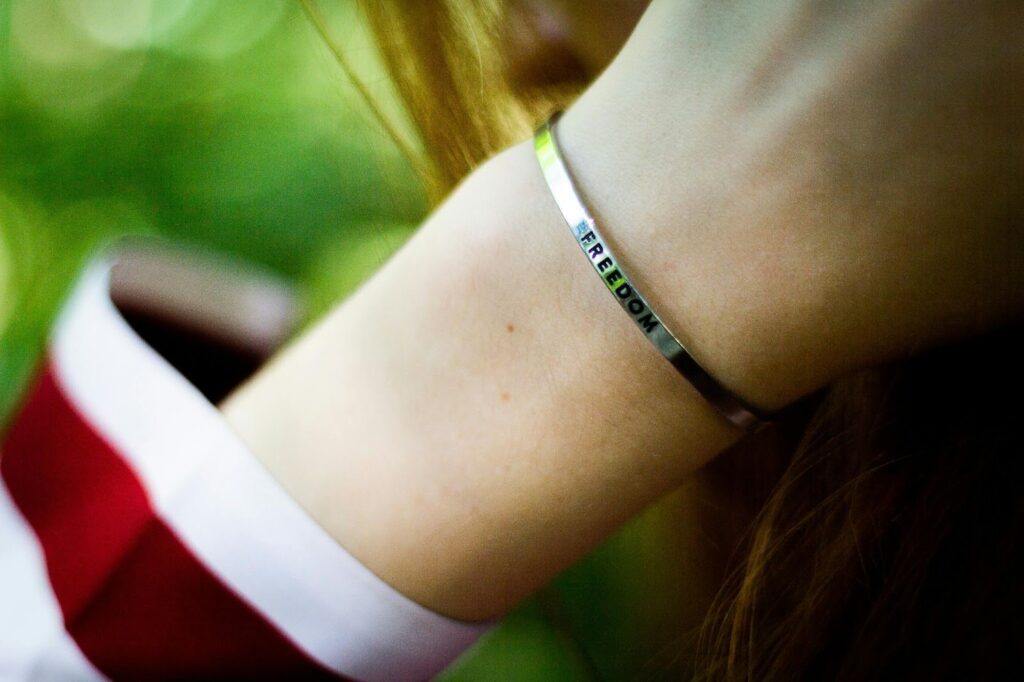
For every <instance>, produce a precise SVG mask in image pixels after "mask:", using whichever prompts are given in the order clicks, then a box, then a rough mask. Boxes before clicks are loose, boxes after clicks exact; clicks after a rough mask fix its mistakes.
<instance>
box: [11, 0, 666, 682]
mask: <svg viewBox="0 0 1024 682" xmlns="http://www.w3.org/2000/svg"><path fill="white" fill-rule="evenodd" d="M321 5H322V8H323V10H324V12H325V14H326V15H327V19H328V21H329V24H330V26H331V27H332V29H331V30H332V32H333V36H334V38H335V40H336V41H337V43H338V44H340V45H341V47H342V49H343V50H344V52H345V54H346V55H347V58H348V59H349V60H350V61H351V62H352V63H353V65H354V66H355V68H356V70H357V71H358V72H359V73H360V74H362V77H363V78H364V79H365V81H366V82H367V83H368V84H369V85H370V89H371V91H372V93H373V95H374V97H376V98H378V99H379V101H381V102H382V103H383V106H384V107H385V108H386V109H387V110H388V111H390V112H391V113H392V114H394V115H396V116H397V115H398V111H397V108H396V106H395V104H394V96H393V93H392V91H391V89H390V87H389V83H388V82H387V79H386V78H385V77H384V75H383V73H382V71H381V69H380V67H379V64H378V62H377V59H376V54H375V51H374V49H373V46H372V43H371V41H370V40H369V39H368V37H367V36H366V34H365V33H364V31H363V27H362V23H361V21H360V18H359V15H358V13H357V12H356V10H355V8H354V7H353V5H352V3H351V2H350V1H331V0H325V1H324V2H322V3H321ZM424 211H425V204H424V199H423V196H422V193H421V192H420V190H419V188H418V186H417V183H416V182H415V179H414V178H413V177H412V174H411V172H410V171H409V168H408V166H407V165H406V164H405V163H403V161H402V159H401V158H400V157H399V155H398V154H397V152H396V151H395V149H394V147H393V146H392V145H391V144H390V142H389V140H388V139H387V138H386V137H385V136H384V135H383V134H382V133H381V131H380V129H379V127H378V126H377V125H376V124H375V122H374V120H373V117H372V116H371V115H370V114H369V113H368V111H367V109H366V107H365V106H364V105H363V103H362V102H361V101H360V100H359V99H358V97H357V96H356V95H355V93H354V90H353V88H352V87H351V85H350V83H349V81H348V79H347V78H346V77H345V75H344V73H343V72H342V70H341V69H340V68H339V66H338V65H337V64H336V63H335V61H334V60H333V58H332V57H331V55H330V52H329V51H328V50H327V48H326V46H325V44H324V42H323V40H322V39H321V37H320V36H318V35H317V33H316V32H315V31H314V29H313V27H312V24H311V23H310V22H309V20H308V19H307V18H306V16H305V15H304V13H303V12H302V10H301V8H300V6H299V5H298V3H297V2H294V1H292V0H219V1H218V0H0V424H2V423H4V421H6V419H7V418H9V417H10V415H11V413H12V411H13V410H14V409H16V406H17V402H18V399H19V397H20V395H21V394H22V392H23V391H24V389H25V387H26V385H27V383H28V382H29V381H30V380H31V376H32V373H33V371H34V370H35V368H36V366H37V363H38V361H39V358H40V353H41V351H42V348H43V345H44V341H45V337H46V333H47V330H48V328H49V326H50V325H51V323H52V319H53V316H54V314H55V312H56V311H57V309H58V307H59V304H60V300H61V297H62V295H63V294H64V292H65V291H66V290H67V287H68V286H69V285H70V284H71V282H72V281H73V279H74V276H75V274H76V272H77V271H78V270H79V269H80V268H81V267H82V265H83V263H84V262H85V261H86V260H87V259H88V258H89V255H90V253H93V252H94V251H95V250H96V249H97V248H99V247H101V246H102V244H103V243H105V242H108V241H110V240H111V239H113V238H115V237H117V236H119V235H124V234H140V233H141V234H158V235H163V236H166V237H169V238H171V239H173V240H175V241H177V242H183V243H189V244H193V245H198V246H200V247H203V248H205V249H208V250H213V251H216V252H221V253H227V254H230V255H232V256H234V257H237V258H239V259H242V260H245V261H249V262H253V263H258V264H260V265H262V266H264V267H265V268H268V269H270V270H271V271H274V272H276V273H279V274H281V275H284V276H285V277H287V278H289V279H290V280H291V281H293V282H294V283H295V284H296V286H297V287H298V288H299V291H300V292H301V294H302V296H303V298H304V299H305V301H306V303H307V306H306V307H307V310H308V317H309V319H312V318H314V317H316V316H317V315H319V314H320V313H322V312H323V311H324V310H325V309H326V308H327V307H328V306H329V305H330V304H331V302H333V301H336V300H337V299H338V298H340V297H342V296H344V295H345V294H346V293H348V292H350V291H351V290H352V289H353V288H354V287H355V286H357V285H358V283H359V282H360V281H361V280H362V279H363V278H365V277H366V276H367V275H368V274H369V273H370V272H372V271H373V270H374V269H375V268H376V267H377V266H379V265H380V264H381V263H382V262H383V261H384V260H385V259H386V257H387V256H388V254H389V253H391V252H392V251H393V250H394V249H395V248H397V247H398V246H399V245H400V244H401V243H402V241H403V240H404V239H405V238H406V237H407V236H408V235H409V234H410V233H411V231H412V230H413V229H414V227H415V225H416V224H417V223H418V221H419V220H420V219H422V217H423V215H424ZM673 537H674V533H673V524H672V523H671V514H667V513H659V511H658V510H657V509H655V510H653V511H652V512H650V513H648V514H646V515H645V516H644V517H643V518H641V519H639V520H637V521H635V522H633V523H632V524H630V526H629V527H628V528H626V529H624V531H622V532H620V533H619V534H617V535H616V536H615V537H614V538H612V539H611V540H610V541H609V542H608V543H606V545H605V546H604V547H602V548H601V549H599V550H598V551H597V552H596V553H595V554H594V555H593V556H592V557H590V558H588V559H587V560H585V561H584V562H583V563H582V564H580V565H579V566H577V567H576V568H574V569H572V570H571V571H569V572H568V573H567V574H566V575H565V576H563V577H562V578H561V579H560V580H559V581H557V582H556V583H555V584H554V585H553V586H552V587H550V588H549V589H547V590H545V591H544V592H543V593H542V594H541V595H540V596H539V597H538V598H537V599H534V600H532V601H531V602H530V603H528V604H526V605H525V606H524V607H523V608H521V609H520V610H518V611H517V612H516V613H515V614H513V615H512V616H510V617H509V618H508V619H507V620H506V622H505V623H504V624H502V625H501V626H500V627H498V628H497V629H495V630H494V631H493V633H492V634H491V635H489V636H488V637H487V638H485V639H484V640H483V641H482V642H481V644H480V645H478V647H477V648H476V649H474V650H473V651H471V652H470V653H469V654H468V655H467V656H466V657H464V658H463V659H462V660H461V661H460V662H458V663H457V664H456V665H455V666H454V667H453V669H452V670H451V671H449V672H448V673H447V674H446V675H445V676H444V679H448V680H508V681H514V680H588V679H634V678H642V679H660V678H661V677H662V675H661V673H659V672H657V671H660V670H664V669H665V667H666V666H668V664H669V663H670V662H671V660H670V659H671V658H672V656H671V652H672V649H673V647H672V644H671V642H672V640H673V639H674V638H675V636H676V635H677V634H678V633H677V632H676V631H675V630H674V628H673V626H672V623H673V619H674V617H675V615H674V614H675V613H676V611H677V608H676V607H677V606H678V604H679V602H680V600H684V599H685V598H686V595H685V591H684V590H682V589H681V588H680V586H679V580H678V579H677V577H676V574H675V569H674V568H673V566H674V558H673V556H672V553H671V551H670V549H669V548H670V547H671V545H672V542H671V540H672V538H673ZM638 671H639V674H638Z"/></svg>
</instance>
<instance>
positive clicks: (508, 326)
mask: <svg viewBox="0 0 1024 682" xmlns="http://www.w3.org/2000/svg"><path fill="white" fill-rule="evenodd" d="M515 330H516V326H515V325H514V324H512V323H511V322H509V323H508V324H506V325H505V331H507V332H508V333H509V334H511V333H512V332H514V331H515Z"/></svg>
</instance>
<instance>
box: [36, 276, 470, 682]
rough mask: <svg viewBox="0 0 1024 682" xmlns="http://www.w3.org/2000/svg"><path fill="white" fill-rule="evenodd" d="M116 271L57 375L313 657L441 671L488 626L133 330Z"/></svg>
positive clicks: (209, 561) (398, 670)
mask: <svg viewBox="0 0 1024 682" xmlns="http://www.w3.org/2000/svg"><path fill="white" fill-rule="evenodd" d="M108 273H109V267H107V266H106V265H100V266H95V267H93V268H91V269H90V271H89V272H88V273H87V274H86V275H85V276H84V278H83V279H82V281H81V283H80V284H79V286H78V287H77V289H76V292H75V293H74V295H73V297H72V299H71V300H70V302H69V304H68V306H67V308H66V310H65V313H64V315H63V317H62V319H61V321H60V322H59V324H58V328H57V333H56V336H55V339H54V343H53V362H54V367H55V374H56V378H57V381H58V382H60V384H61V385H62V386H63V388H64V389H65V391H66V392H67V394H68V397H69V398H70V400H71V401H72V402H73V403H74V404H75V405H76V407H77V408H78V409H79V410H80V411H81V413H82V414H83V415H84V416H85V417H86V419H87V420H88V421H89V422H90V424H92V426H93V427H94V428H95V429H97V431H98V432H100V433H101V434H103V436H104V437H105V438H106V439H108V441H109V442H110V443H111V444H112V445H113V446H114V448H115V449H116V450H117V451H118V452H119V453H120V454H122V456H124V457H125V458H126V459H127V461H128V462H129V463H130V465H131V466H132V467H133V469H134V470H135V471H136V472H137V473H138V474H139V476H140V478H141V479H142V481H143V484H144V486H145V487H146V489H147V491H148V494H149V496H150V499H151V501H152V503H153V506H154V508H155V509H156V510H157V513H158V514H159V515H160V516H161V518H163V519H164V521H165V522H166V523H167V524H168V525H169V526H170V527H171V528H172V529H173V530H174V531H175V532H176V533H177V534H178V536H179V537H180V538H181V539H182V541H183V542H184V543H185V544H186V545H187V546H188V547H189V549H190V550H191V551H192V552H193V553H194V554H195V556H196V557H197V558H198V559H199V560H200V561H202V563H204V564H205V565H206V566H207V567H208V568H209V569H210V570H211V571H213V573H214V574H215V575H217V576H218V577H219V578H220V579H221V580H223V581H224V582H225V583H226V584H227V585H229V586H230V587H231V588H232V589H234V590H235V591H236V592H237V593H238V594H240V595H241V596H242V597H243V598H244V599H245V600H246V601H247V602H249V603H250V604H251V605H252V606H254V607H255V608H256V609H257V610H258V611H259V612H260V613H262V614H263V615H264V616H265V617H266V618H267V619H268V620H270V621H271V622H272V623H273V624H274V625H275V626H277V627H278V628H279V629H280V630H281V631H282V632H284V633H285V634H286V635H287V636H288V637H289V638H290V639H291V640H292V641H293V642H294V643H295V644H296V645H297V646H298V647H299V648H300V649H301V650H303V651H305V652H306V653H307V654H308V655H309V656H311V657H312V658H314V659H315V660H317V661H319V662H320V663H321V664H323V665H325V666H327V667H328V668H330V669H332V670H335V671H336V672H339V673H341V674H342V675H345V676H348V677H354V678H356V679H359V680H365V681H366V682H396V681H399V680H422V679H426V678H429V677H431V676H432V675H434V674H435V673H437V672H438V671H439V670H440V669H442V668H443V667H444V666H445V665H446V664H447V663H448V662H450V661H451V660H452V659H453V658H454V657H455V656H457V655H458V654H459V653H461V652H462V651H463V650H464V649H465V648H466V647H468V646H469V645H470V644H471V643H472V642H473V641H475V640H476V639H477V638H478V637H479V636H480V634H482V633H483V632H484V631H485V629H486V626H485V625H476V624H465V623H460V622H457V621H453V620H450V619H448V618H444V617H442V616H440V615H438V614H436V613H434V612H432V611H429V610H427V609H425V608H423V607H422V606H420V605H418V604H416V603H415V602H413V601H411V600H409V599H408V598H406V597H405V596H404V595H402V594H400V593H399V592H397V591H396V590H394V589H393V588H392V587H390V586H389V585H387V584H386V583H385V582H383V581H382V580H381V579H380V578H378V577H377V576H375V575H374V574H373V573H371V572H370V571H369V570H368V569H366V568H365V567H364V566H363V565H362V564H360V563H359V562H358V561H357V560H356V559H355V558H354V557H352V556H351V555H350V554H349V553H348V552H346V551H345V550H344V549H343V548H341V547H340V546H339V545H338V544H337V543H336V542H335V541H334V540H333V539H332V538H331V537H330V536H329V535H327V533H326V532H325V531H324V530H323V529H322V528H320V526H318V525H317V524H316V523H315V522H314V521H313V520H312V519H311V518H310V517H309V516H308V515H306V513H305V512H304V511H303V510H302V509H301V508H300V507H299V506H298V504H297V503H295V501H294V500H292V499H291V498H290V497H289V496H288V495H287V493H285V492H284V490H283V489H282V488H281V487H280V486H279V485H278V483H277V482H276V481H275V480H274V479H273V478H272V477H271V476H270V474H269V473H267V472H266V470H265V469H263V468H262V466H260V465H259V463H258V462H257V461H256V460H255V459H254V458H253V457H252V455H251V454H250V453H249V452H248V450H247V449H246V448H245V446H244V445H243V444H242V443H241V441H239V439H238V438H237V437H236V436H235V435H234V434H233V433H232V432H231V431H230V429H229V428H228V427H227V425H226V423H225V422H224V420H223V418H222V416H221V414H220V412H218V411H217V409H216V408H215V407H214V406H213V405H210V404H209V403H208V402H207V401H206V400H205V398H203V397H202V395H201V394H200V393H199V392H198V391H197V390H196V389H195V388H194V387H193V386H192V385H190V384H189V383H188V382H187V381H186V380H185V379H184V378H183V377H182V376H181V375H180V374H178V373H177V372H176V371H175V370H174V369H173V368H172V367H171V366H170V365H169V364H167V362H166V361H165V360H163V358H161V357H160V356H159V355H158V354H157V353H156V352H155V351H154V350H153V349H151V348H150V347H149V346H147V345H146V344H145V343H144V342H143V341H142V340H141V339H140V338H139V337H138V336H137V335H136V334H135V333H134V332H133V331H132V330H131V328H130V327H129V326H128V325H127V323H126V322H125V321H124V320H123V318H121V316H120V314H119V313H118V312H117V310H116V309H115V308H114V306H113V304H112V303H111V301H110V298H109V291H108V279H109V278H108Z"/></svg>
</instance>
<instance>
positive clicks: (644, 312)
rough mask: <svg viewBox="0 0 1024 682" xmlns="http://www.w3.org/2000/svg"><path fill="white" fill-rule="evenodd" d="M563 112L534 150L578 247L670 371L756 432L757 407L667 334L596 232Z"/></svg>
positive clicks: (542, 131) (542, 130)
mask: <svg viewBox="0 0 1024 682" xmlns="http://www.w3.org/2000/svg"><path fill="white" fill-rule="evenodd" d="M560 116H561V112H555V113H554V114H552V116H551V117H550V118H549V119H548V120H547V121H545V122H544V124H543V125H541V126H540V127H539V128H538V129H537V132H536V133H535V134H534V136H533V147H534V151H535V152H536V154H537V161H538V162H539V163H540V168H541V171H542V172H543V174H544V179H545V180H546V181H547V183H548V189H550V190H551V195H552V196H553V197H554V198H555V203H557V204H558V208H559V210H560V211H561V213H562V217H563V218H565V222H566V223H567V224H568V225H569V228H570V229H571V230H572V233H573V236H574V237H576V242H577V243H578V244H579V245H580V248H581V249H583V252H584V253H585V254H587V257H588V258H589V259H590V264H591V265H592V266H594V270H596V271H597V273H598V275H600V276H601V279H602V280H603V281H604V283H605V286H607V287H608V290H609V291H610V292H612V294H613V295H614V296H615V299H616V300H617V301H618V302H619V304H620V305H621V306H622V308H623V310H625V311H626V312H627V313H629V316H630V317H631V318H632V319H633V322H635V323H636V325H637V326H638V327H639V328H640V329H641V330H642V331H643V332H644V335H646V336H647V338H648V339H649V340H650V341H651V343H653V344H654V346H655V347H656V348H657V349H658V350H659V351H660V352H661V354H662V355H664V356H665V359H666V360H668V361H669V362H670V363H672V366H673V367H675V368H676V370H677V371H678V372H679V373H680V374H682V375H683V377H684V378H685V379H686V380H687V381H689V382H690V384H692V385H693V387H694V388H695V389H697V392H698V393H700V394H701V396H703V398H704V400H706V401H707V402H708V403H709V404H710V405H711V406H712V407H713V408H715V410H716V411H717V412H718V413H719V414H721V415H722V416H723V417H725V418H726V419H727V420H728V421H729V422H730V423H732V424H733V425H735V426H738V427H739V428H741V429H745V430H755V429H757V428H759V427H761V426H763V425H764V424H765V423H767V421H768V420H767V419H766V418H765V417H764V416H763V415H761V414H760V413H759V412H758V411H757V410H756V409H755V408H753V407H751V406H750V405H748V404H747V403H745V402H744V401H743V400H742V399H740V398H739V397H737V396H735V395H734V394H732V393H731V392H730V391H729V390H728V389H726V388H725V387H724V386H722V385H721V384H720V383H718V381H716V380H715V379H714V377H712V376H711V375H710V374H708V373H707V371H705V370H704V368H703V367H701V366H700V363H698V362H697V361H696V360H695V359H694V358H693V356H692V355H690V353H689V351H687V350H686V348H685V347H684V346H683V344H682V343H680V341H679V339H677V338H676V336H675V334H673V333H672V332H671V331H669V329H668V327H666V326H665V323H664V322H662V321H661V318H660V317H658V314H657V313H656V312H654V310H652V309H651V306H650V304H649V303H648V302H647V299H645V298H644V297H643V295H642V294H641V293H640V292H639V291H637V288H636V285H635V284H633V281H632V280H631V279H630V278H629V276H628V275H626V272H625V271H624V270H623V269H622V265H620V262H619V259H618V258H617V257H616V256H615V254H614V253H613V252H612V250H611V248H609V246H608V242H607V241H605V239H604V237H603V236H602V235H601V232H600V230H598V229H597V224H596V223H595V222H594V217H593V216H592V215H590V211H588V210H587V207H586V206H584V205H583V201H582V200H581V199H580V197H579V193H578V192H577V191H576V186H575V185H574V184H573V181H572V177H571V176H570V175H569V170H568V169H567V168H566V166H565V161H563V159H562V153H561V151H560V150H559V148H558V141H557V140H556V139H555V124H556V123H557V121H558V119H559V117H560Z"/></svg>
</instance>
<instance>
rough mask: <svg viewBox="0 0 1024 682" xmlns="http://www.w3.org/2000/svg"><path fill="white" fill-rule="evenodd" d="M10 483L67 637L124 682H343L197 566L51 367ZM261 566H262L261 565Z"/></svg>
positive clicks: (13, 436) (25, 422)
mask: <svg viewBox="0 0 1024 682" xmlns="http://www.w3.org/2000/svg"><path fill="white" fill-rule="evenodd" d="M2 450H3V452H4V456H3V457H2V458H0V475H2V476H3V479H4V481H5V482H6V484H7V487H8V489H9V490H10V492H11V496H12V497H13V499H14V501H15V503H16V504H17V505H18V507H19V508H20V509H21V512H22V514H23V515H24V516H25V518H26V519H28V522H29V524H30V525H31V526H32V528H33V530H34V531H35V533H36V535H37V537H38V538H39V542H40V544H41V545H42V548H43V553H44V556H45V558H46V566H47V571H48V573H49V577H50V583H51V585H52V587H53V591H54V594H55V596H56V598H57V601H58V602H59V604H60V607H61V610H62V612H63V615H64V622H65V626H66V628H67V630H68V632H69V633H70V634H71V636H72V637H73V638H74V640H75V642H76V643H77V644H78V646H79V647H80V648H81V650H82V652H83V653H84V654H85V656H86V657H87V658H88V659H89V660H90V661H91V662H92V663H93V665H95V666H96V667H97V668H98V669H99V670H100V671H102V672H103V673H104V674H106V675H108V676H109V677H111V678H113V679H115V680H164V679H168V680H169V679H289V680H292V679H302V680H321V679H322V680H338V679H343V678H340V677H339V676H338V675H336V674H335V673H333V672H331V671H328V670H326V669H324V668H323V667H322V666H321V665H320V664H318V663H317V662H316V661H314V660H312V659H311V658H309V657H308V656H307V655H306V654H304V653H303V652H302V651H300V650H299V649H298V648H297V647H296V646H295V645H294V644H293V643H292V642H291V641H289V640H288V639H287V638H285V637H284V635H282V634H281V633H280V632H279V631H278V630H277V629H276V628H275V627H274V626H273V625H271V624H270V623H269V622H268V621H267V620H266V619H265V618H263V616H261V615H260V614H259V613H258V612H257V611H255V610H254V609H253V607H252V606H250V605H249V604H247V603H246V602H244V601H242V600H241V599H240V598H239V597H238V596H237V595H236V594H235V593H234V592H233V591H232V590H231V589H230V588H228V587H227V586H226V585H224V584H223V583H222V582H221V581H220V580H219V579H218V578H217V577H216V576H214V575H213V574H212V573H210V571H209V570H208V569H207V568H206V567H205V566H204V565H203V564H202V563H201V562H199V561H198V560H197V559H196V557H195V556H194V555H192V553H191V552H190V551H189V549H188V548H187V547H186V546H185V545H184V544H183V543H182V541H181V540H180V539H179V538H178V537H177V536H176V535H175V534H174V532H173V531H172V530H171V529H170V528H169V527H168V526H167V525H166V524H165V523H164V522H163V521H162V520H161V519H160V518H159V517H158V516H157V515H156V514H155V512H154V510H153V508H152V506H151V505H150V503H149V500H148V498H147V496H146V492H145V489H144V487H143V485H142V483H141V481H140V480H139V479H138V477H137V476H136V475H135V473H134V472H133V471H132V470H131V468H130V467H129V466H128V464H127V463H126V462H125V460H124V459H122V458H121V457H120V456H119V455H118V454H117V453H116V452H115V451H114V449H113V448H112V447H111V446H110V445H108V444H107V443H106V442H105V441H104V440H103V439H102V438H101V437H100V436H99V435H98V434H97V433H95V432H94V431H93V429H92V428H91V427H90V426H89V425H88V424H87V423H86V422H85V420H84V419H83V418H82V417H81V416H80V415H79V414H78V412H77V411H76V410H75V409H74V407H73V405H72V404H71V403H70V402H69V400H68V398H67V397H66V396H65V395H64V393H63V391H62V390H61V389H60V387H59V385H58V383H57V382H56V381H55V379H54V374H53V370H52V369H50V370H48V371H47V372H46V373H45V374H44V375H43V376H42V378H41V379H40V381H39V383H38V385H37V386H36V388H35V390H34V392H33V394H32V395H31V397H30V398H29V401H28V403H27V404H26V405H25V407H24V409H23V411H22V412H21V414H20V416H19V418H18V419H17V421H16V422H15V424H14V426H13V427H12V429H11V430H10V432H9V434H8V437H7V441H6V443H5V444H4V446H3V448H2ZM254 560H258V558H254Z"/></svg>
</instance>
